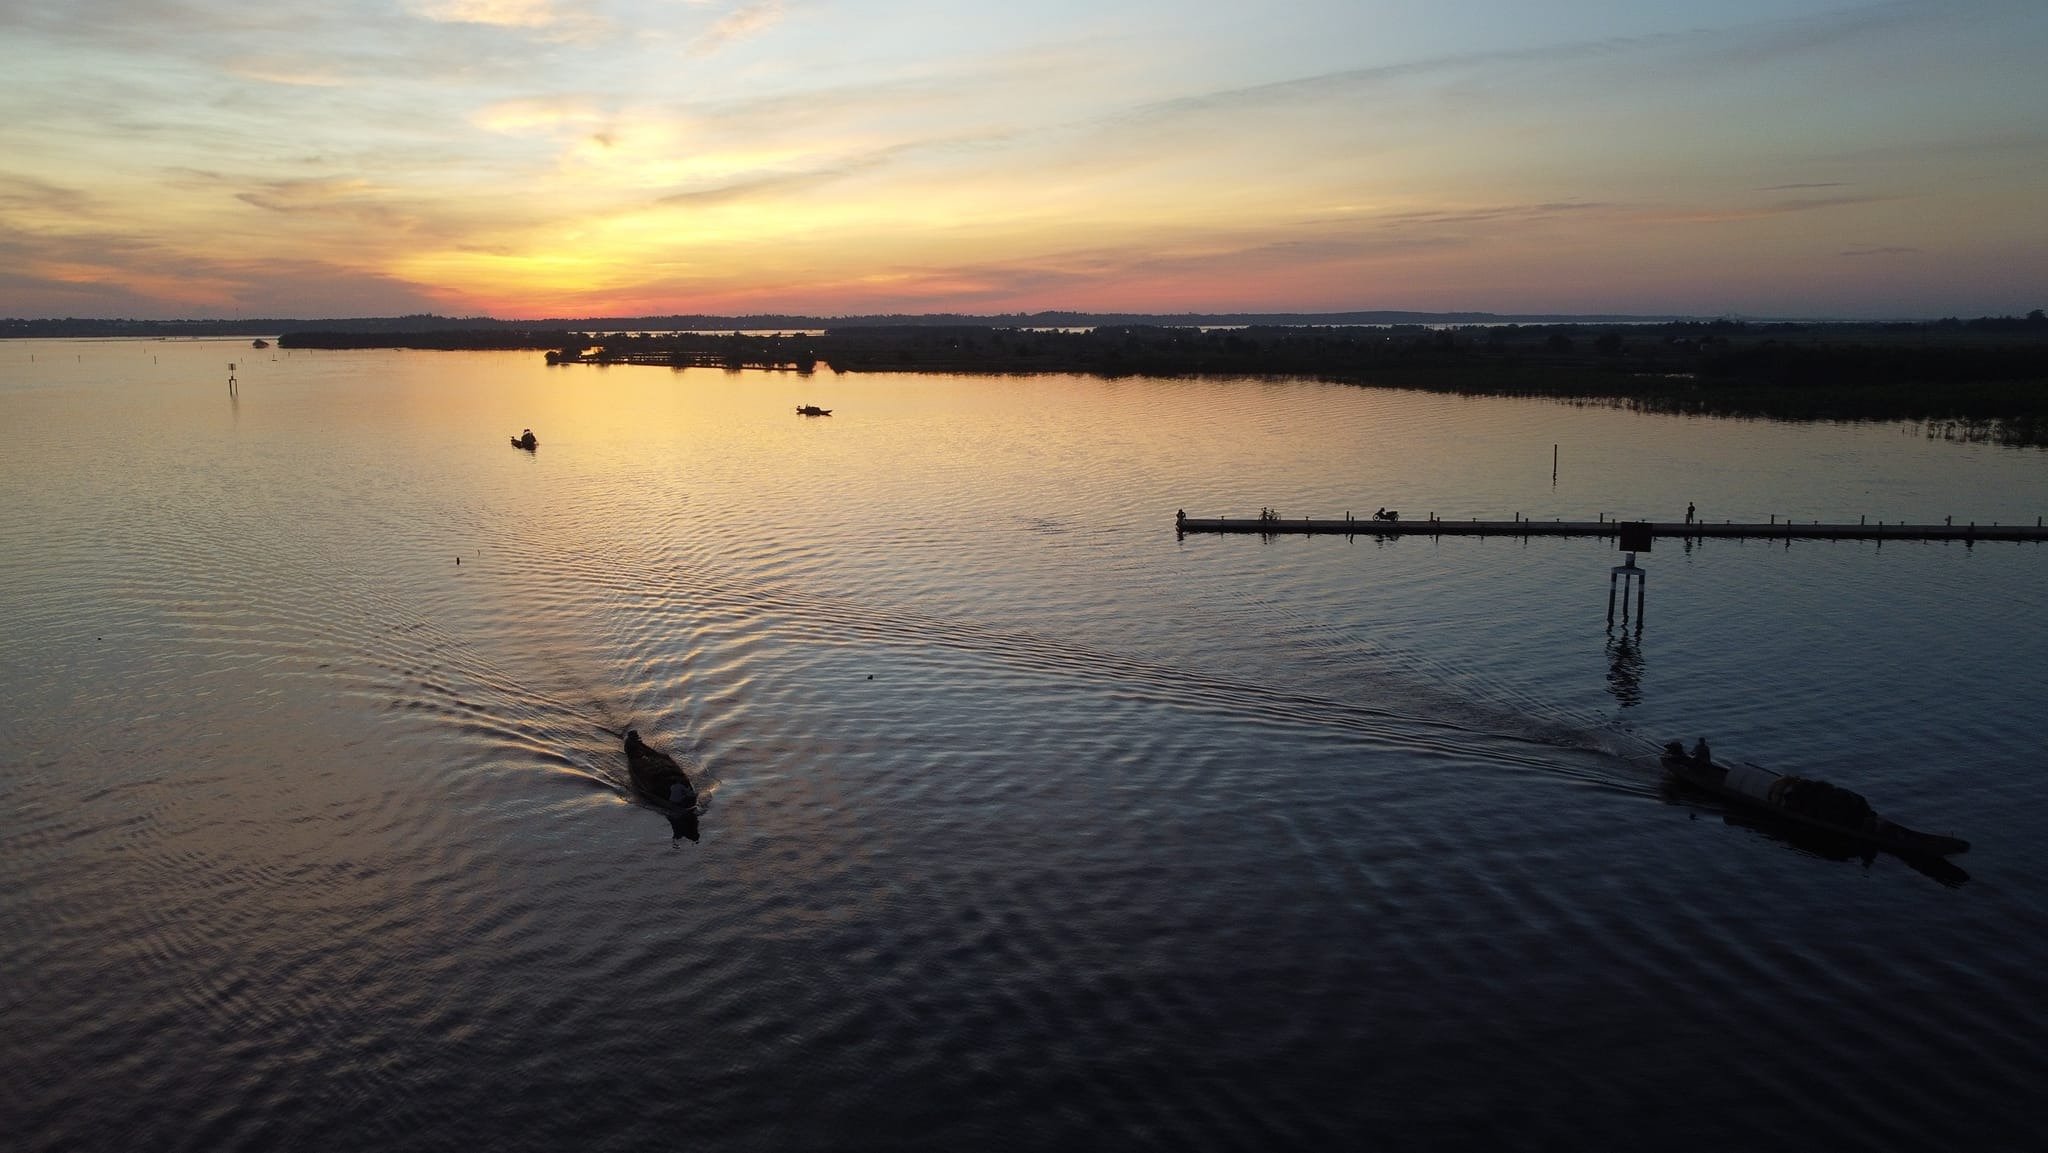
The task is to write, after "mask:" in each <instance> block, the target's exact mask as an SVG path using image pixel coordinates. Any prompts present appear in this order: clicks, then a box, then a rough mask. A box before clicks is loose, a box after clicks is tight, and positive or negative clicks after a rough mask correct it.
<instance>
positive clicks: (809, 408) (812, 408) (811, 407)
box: [796, 404, 832, 416]
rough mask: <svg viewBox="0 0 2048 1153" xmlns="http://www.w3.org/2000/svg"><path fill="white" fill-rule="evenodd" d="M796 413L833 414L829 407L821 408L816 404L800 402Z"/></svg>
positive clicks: (810, 414)
mask: <svg viewBox="0 0 2048 1153" xmlns="http://www.w3.org/2000/svg"><path fill="white" fill-rule="evenodd" d="M796 414H797V415H798V416H831V415H832V410H831V409H829V408H819V407H818V406H817V405H815V404H800V405H797V406H796Z"/></svg>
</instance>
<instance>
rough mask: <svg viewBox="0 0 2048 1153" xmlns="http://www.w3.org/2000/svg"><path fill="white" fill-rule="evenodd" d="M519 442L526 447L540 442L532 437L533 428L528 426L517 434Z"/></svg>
mask: <svg viewBox="0 0 2048 1153" xmlns="http://www.w3.org/2000/svg"><path fill="white" fill-rule="evenodd" d="M519 443H520V444H523V445H525V446H526V447H528V448H532V447H533V446H534V445H536V444H539V443H540V442H539V441H537V440H535V439H534V436H533V430H532V429H530V428H529V429H527V430H526V431H525V432H522V433H520V434H519Z"/></svg>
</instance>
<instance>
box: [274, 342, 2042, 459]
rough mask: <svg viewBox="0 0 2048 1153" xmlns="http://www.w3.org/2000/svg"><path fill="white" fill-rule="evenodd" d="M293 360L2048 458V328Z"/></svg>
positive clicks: (622, 347) (539, 345) (760, 345)
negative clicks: (1825, 425)
mask: <svg viewBox="0 0 2048 1153" xmlns="http://www.w3.org/2000/svg"><path fill="white" fill-rule="evenodd" d="M279 345H280V346H281V347H284V348H323V349H341V348H417V349H526V350H545V353H546V357H547V361H548V363H549V364H551V365H559V366H574V365H579V364H600V365H647V366H656V367H664V368H670V369H685V368H717V369H725V370H731V371H738V370H742V369H760V370H767V371H789V372H794V373H797V374H799V375H806V376H807V375H811V374H815V373H816V372H817V371H818V370H819V369H820V368H823V369H826V370H828V371H829V372H832V373H860V372H897V373H904V372H949V373H980V374H988V375H1012V374H1028V373H1080V374H1088V375H1094V376H1101V377H1109V378H1114V377H1127V376H1150V377H1197V376H1205V377H1297V378H1310V379H1316V380H1325V381H1332V382H1338V383H1346V384H1357V385H1368V386H1381V387H1395V388H1411V389H1419V390H1425V391H1432V392H1448V393H1459V394H1465V395H1484V396H1535V397H1545V398H1549V399H1553V400H1560V401H1567V402H1591V403H1605V404H1615V405H1621V406H1626V407H1632V408H1637V409H1641V410H1644V411H1650V412H1668V413H1691V414H1698V415H1711V416H1746V417H1765V418H1771V419H1781V420H1808V421H1812V420H1845V421H1846V420H1888V421H1918V422H1925V423H1926V424H1927V425H1928V426H1929V435H1938V436H1943V437H1946V438H1948V439H1953V440H1960V441H1967V442H1974V443H1996V444H2005V445H2014V446H2030V447H2048V318H2044V317H2042V316H2041V315H2040V314H2039V313H2036V314H2034V315H2033V316H2031V317H2026V318H2000V319H1986V320H1976V321H1943V322H1936V323H1932V324H1809V325H1800V324H1743V323H1737V322H1731V321H1713V322H1707V323H1701V322H1677V323H1665V324H1641V323H1637V324H1626V325H1617V324H1606V325H1598V324H1579V323H1573V324H1543V325H1479V326H1446V327H1430V326H1423V325H1393V326H1378V327H1367V326H1316V327H1309V326H1274V325H1260V326H1248V327H1243V328H1228V329H1202V328H1194V327H1165V326H1154V325H1108V326H1101V327H1096V328H1090V329H1085V330H1079V331H1074V330H1067V329H1040V328H1022V327H992V326H987V325H929V324H927V325H893V326H890V325H871V326H854V327H840V328H831V329H827V330H826V331H825V332H823V333H822V334H820V333H796V334H779V335H761V334H746V333H740V332H723V333H718V332H699V333H675V332H670V333H650V332H618V333H613V334H610V335H597V336H592V335H588V334H586V333H583V332H574V331H565V330H556V331H553V332H547V331H505V330H497V331H447V332H415V333H345V332H322V333H312V332H307V333H286V334H284V335H283V336H281V337H280V339H279Z"/></svg>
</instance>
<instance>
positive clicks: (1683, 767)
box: [1664, 741, 1970, 859]
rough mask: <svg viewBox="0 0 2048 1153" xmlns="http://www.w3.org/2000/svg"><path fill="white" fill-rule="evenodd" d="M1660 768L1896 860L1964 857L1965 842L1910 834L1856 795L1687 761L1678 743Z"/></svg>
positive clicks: (1752, 768) (1748, 769)
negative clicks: (1895, 856) (1879, 850)
mask: <svg viewBox="0 0 2048 1153" xmlns="http://www.w3.org/2000/svg"><path fill="white" fill-rule="evenodd" d="M1664 768H1665V769H1666V770H1667V771H1668V772H1670V774H1671V775H1672V776H1674V777H1676V778H1678V780H1680V781H1681V782H1683V783H1685V784H1688V785H1691V786H1693V787H1694V788H1697V789H1699V790H1701V791H1702V792H1707V793H1711V794H1713V795H1714V796H1716V797H1719V798H1721V799H1722V800H1724V801H1731V802H1733V803H1735V804H1738V805H1741V806H1743V807H1745V808H1750V809H1759V810H1762V811H1763V812H1766V813H1769V814H1770V815H1771V816H1773V817H1776V818H1780V819H1782V820H1784V821H1786V822H1788V823H1790V824H1793V825H1799V826H1803V827H1805V828H1809V829H1818V830H1820V831H1822V832H1826V833H1832V834H1834V835H1835V836H1837V837H1844V838H1847V839H1849V840H1851V841H1854V842H1856V843H1857V844H1860V845H1865V846H1868V847H1870V848H1874V849H1882V850H1884V851H1886V852H1888V853H1896V854H1897V855H1899V856H1901V857H1909V858H1923V859H1924V858H1929V857H1946V856H1948V855H1950V854H1952V853H1967V852H1969V851H1970V842H1968V841H1965V840H1963V839H1961V838H1960V837H1942V836H1936V835H1935V834H1933V833H1923V832H1920V831H1918V830H1916V829H1909V828H1907V827H1906V826H1904V825H1901V824H1899V823H1897V822H1895V821H1890V820H1887V819H1885V818H1884V817H1882V816H1879V815H1878V814H1877V812H1876V811H1875V810H1873V809H1872V808H1871V807H1870V802H1868V801H1866V800H1864V799H1863V797H1862V796H1861V795H1860V794H1857V793H1853V792H1851V791H1849V790H1848V789H1844V788H1840V787H1838V786H1836V785H1831V784H1829V783H1827V782H1826V781H1817V780H1809V779H1808V778H1805V777H1795V776H1791V775H1788V774H1782V773H1774V772H1772V771H1771V770H1769V769H1766V768H1764V767H1763V766H1762V765H1752V764H1749V763H1747V762H1738V763H1735V764H1723V763H1721V762H1718V761H1714V760H1701V759H1699V758H1696V757H1693V756H1690V755H1688V754H1687V753H1686V752H1685V747H1684V746H1683V745H1681V744H1679V743H1678V742H1677V741H1673V742H1671V743H1670V744H1667V745H1665V746H1664Z"/></svg>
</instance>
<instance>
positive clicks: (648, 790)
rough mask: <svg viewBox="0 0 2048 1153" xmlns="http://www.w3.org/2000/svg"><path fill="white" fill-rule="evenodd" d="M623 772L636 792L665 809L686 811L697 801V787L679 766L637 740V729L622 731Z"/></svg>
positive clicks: (666, 756)
mask: <svg viewBox="0 0 2048 1153" xmlns="http://www.w3.org/2000/svg"><path fill="white" fill-rule="evenodd" d="M626 773H627V775H628V776H629V777H631V778H632V780H633V787H634V788H635V789H637V790H639V792H640V795H641V796H642V797H644V798H646V799H648V800H650V801H653V802H655V803H656V807H658V808H661V809H662V810H663V811H665V812H678V811H684V812H686V811H689V810H690V809H692V808H694V807H695V806H696V804H697V788H696V786H695V785H692V784H691V783H690V778H689V776H688V775H687V774H685V773H684V772H683V767H682V766H681V765H679V764H677V763H676V759H675V758H674V757H671V756H669V755H668V754H667V753H664V752H662V751H661V750H660V749H656V748H653V747H651V746H649V745H648V744H647V742H645V741H643V740H641V739H640V732H639V730H637V729H627V730H626Z"/></svg>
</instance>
